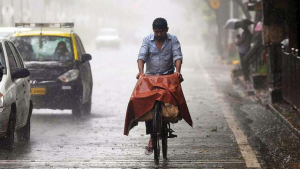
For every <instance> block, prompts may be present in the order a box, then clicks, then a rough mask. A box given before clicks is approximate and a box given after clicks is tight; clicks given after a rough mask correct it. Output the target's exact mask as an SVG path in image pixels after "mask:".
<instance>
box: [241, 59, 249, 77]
mask: <svg viewBox="0 0 300 169" xmlns="http://www.w3.org/2000/svg"><path fill="white" fill-rule="evenodd" d="M245 55H246V54H244V53H240V62H241V67H242V72H243V75H244V79H245V80H246V81H249V80H250V77H249V74H250V70H249V69H250V68H249V64H248V63H247V62H245V61H244V60H245Z"/></svg>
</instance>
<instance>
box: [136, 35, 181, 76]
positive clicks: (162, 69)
mask: <svg viewBox="0 0 300 169" xmlns="http://www.w3.org/2000/svg"><path fill="white" fill-rule="evenodd" d="M139 59H141V60H143V61H144V62H145V63H146V72H145V74H146V75H167V74H172V73H174V69H175V68H174V65H175V61H176V60H178V59H181V60H182V53H181V47H180V43H179V41H178V40H177V37H176V36H173V35H171V34H169V33H167V39H166V40H165V42H164V44H163V46H162V48H161V51H159V49H158V48H157V47H156V45H155V41H154V34H150V35H149V36H146V37H145V38H144V40H143V44H142V47H141V49H140V52H139V56H138V60H139Z"/></svg>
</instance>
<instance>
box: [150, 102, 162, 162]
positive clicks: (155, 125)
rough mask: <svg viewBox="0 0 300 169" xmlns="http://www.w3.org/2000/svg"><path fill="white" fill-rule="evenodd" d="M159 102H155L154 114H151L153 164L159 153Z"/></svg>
mask: <svg viewBox="0 0 300 169" xmlns="http://www.w3.org/2000/svg"><path fill="white" fill-rule="evenodd" d="M160 119H161V118H160V102H158V101H157V102H155V105H154V116H153V133H152V145H153V151H154V161H155V164H157V165H158V164H159V154H160V146H159V132H160V131H159V128H160V126H159V125H160Z"/></svg>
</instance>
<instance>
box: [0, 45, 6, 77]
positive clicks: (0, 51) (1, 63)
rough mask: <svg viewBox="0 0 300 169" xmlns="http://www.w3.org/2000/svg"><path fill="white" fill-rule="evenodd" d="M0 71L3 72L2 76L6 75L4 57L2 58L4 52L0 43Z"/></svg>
mask: <svg viewBox="0 0 300 169" xmlns="http://www.w3.org/2000/svg"><path fill="white" fill-rule="evenodd" d="M0 69H2V70H3V74H6V64H5V57H4V51H3V48H2V44H1V43H0Z"/></svg>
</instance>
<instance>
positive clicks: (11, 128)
mask: <svg viewBox="0 0 300 169" xmlns="http://www.w3.org/2000/svg"><path fill="white" fill-rule="evenodd" d="M15 127H16V117H15V113H14V111H13V109H12V111H11V114H10V118H9V122H8V126H7V132H6V136H5V137H4V139H3V142H4V144H3V146H4V148H5V149H8V150H13V148H14V143H15Z"/></svg>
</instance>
